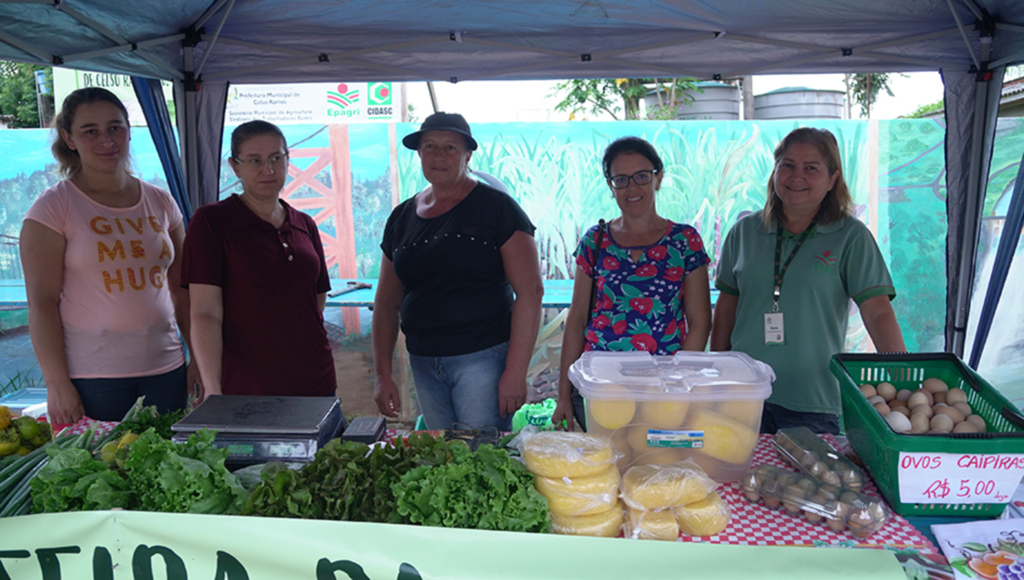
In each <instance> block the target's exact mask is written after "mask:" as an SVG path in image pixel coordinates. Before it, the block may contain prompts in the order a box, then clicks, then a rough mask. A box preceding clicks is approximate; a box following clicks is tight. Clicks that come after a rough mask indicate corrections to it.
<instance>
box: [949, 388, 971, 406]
mask: <svg viewBox="0 0 1024 580" xmlns="http://www.w3.org/2000/svg"><path fill="white" fill-rule="evenodd" d="M958 402H959V403H966V402H967V393H965V392H964V391H963V389H950V390H949V392H948V393H946V404H948V405H952V404H954V403H958Z"/></svg>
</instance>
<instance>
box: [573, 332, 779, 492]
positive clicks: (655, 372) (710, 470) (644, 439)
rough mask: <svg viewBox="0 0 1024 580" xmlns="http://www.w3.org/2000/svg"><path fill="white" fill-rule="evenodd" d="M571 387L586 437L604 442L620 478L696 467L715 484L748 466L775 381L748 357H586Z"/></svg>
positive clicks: (616, 354)
mask: <svg viewBox="0 0 1024 580" xmlns="http://www.w3.org/2000/svg"><path fill="white" fill-rule="evenodd" d="M569 379H570V380H571V381H572V383H573V384H574V385H576V388H577V389H579V390H580V393H581V394H582V395H583V397H584V399H585V400H586V411H587V430H588V431H589V432H590V433H595V434H599V435H606V436H608V437H609V438H610V439H611V440H612V446H613V448H614V449H615V452H616V454H617V457H618V466H619V470H620V471H622V472H625V471H626V469H628V468H629V467H630V466H633V465H649V464H665V463H673V462H676V461H682V460H685V459H693V460H694V461H695V462H696V463H697V464H698V465H700V467H701V468H703V469H704V471H705V472H707V474H708V475H710V476H711V477H712V478H713V479H715V480H716V481H736V480H737V479H739V478H740V476H742V475H743V474H744V473H745V472H746V471H747V468H748V467H749V466H750V458H751V455H752V453H753V451H754V447H755V446H756V445H757V437H758V431H759V428H760V424H761V410H762V408H763V405H764V400H765V399H767V398H768V396H769V395H770V394H771V392H772V389H771V383H772V381H773V380H774V379H775V374H774V373H773V372H772V369H771V367H769V366H768V365H767V364H765V363H763V362H760V361H756V360H754V359H752V358H750V357H749V356H747V355H745V354H743V353H733V352H722V353H702V352H685V353H678V354H676V355H674V356H653V355H651V354H650V353H647V352H585V353H583V356H581V357H580V358H579V360H577V361H576V362H575V363H573V365H572V367H571V368H570V369H569Z"/></svg>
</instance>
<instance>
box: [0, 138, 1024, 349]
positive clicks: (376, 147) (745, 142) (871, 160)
mask: <svg viewBox="0 0 1024 580" xmlns="http://www.w3.org/2000/svg"><path fill="white" fill-rule="evenodd" d="M801 124H813V125H814V126H817V127H822V128H826V129H829V130H831V131H832V132H834V133H835V134H836V136H837V138H838V140H839V143H840V147H841V149H842V154H843V160H844V166H845V169H846V174H847V181H848V182H849V183H850V185H851V191H852V192H853V194H854V197H855V202H856V204H857V214H858V217H859V218H860V219H862V220H864V221H865V223H867V224H868V226H869V227H870V228H871V229H872V231H873V232H875V234H876V237H877V239H878V241H879V245H880V246H881V248H882V252H883V254H884V255H885V257H886V260H887V261H888V263H889V266H890V269H891V270H892V273H893V277H894V279H895V283H896V286H897V291H898V293H899V297H898V298H897V300H896V301H895V302H894V307H895V309H896V313H897V316H898V317H899V320H900V322H901V324H902V325H903V328H904V332H905V334H906V338H907V343H908V347H909V348H910V349H911V350H917V351H925V350H941V348H942V326H943V321H944V304H945V298H944V296H945V279H944V275H943V273H944V269H945V267H944V264H945V261H944V258H943V255H944V253H945V232H946V223H945V188H944V186H943V183H944V179H945V174H944V172H945V164H944V159H943V133H944V130H943V129H944V128H943V124H942V122H941V121H936V120H894V121H876V122H865V121H814V122H806V123H799V122H795V121H775V122H744V121H729V122H713V121H686V122H653V121H634V122H615V123H583V122H575V123H536V124H532V123H512V124H479V125H474V126H473V131H474V136H476V138H477V140H478V141H479V143H480V149H479V150H478V151H477V152H476V153H475V154H474V156H473V160H472V162H471V163H470V166H471V167H472V168H473V169H476V170H479V171H485V172H487V173H490V174H492V175H495V176H496V177H498V178H499V179H501V180H502V181H503V182H504V183H506V184H507V185H508V187H509V189H510V190H511V191H512V193H513V195H514V196H515V197H516V199H518V200H519V202H520V204H522V206H523V208H524V209H525V210H526V212H527V213H528V214H529V215H530V216H531V218H532V219H533V221H534V223H535V224H536V225H537V228H538V229H537V241H538V243H539V246H540V250H541V257H542V260H543V267H544V269H545V275H546V276H547V277H548V278H552V279H566V278H571V277H572V273H573V267H572V257H571V254H572V251H573V249H574V248H575V245H576V242H577V240H578V237H579V235H580V233H581V232H582V231H584V230H585V229H586V228H588V227H589V226H591V225H592V224H594V223H596V222H597V220H598V219H599V218H605V219H610V218H612V217H615V216H616V215H617V214H618V210H617V207H616V206H615V203H614V200H613V199H612V197H611V193H610V192H609V191H608V189H607V187H606V186H605V185H604V182H603V180H602V178H601V171H600V158H601V154H602V152H603V150H604V147H605V146H606V145H607V144H608V143H609V142H610V141H611V140H613V139H615V138H617V137H621V136H625V135H639V136H641V137H644V138H647V139H649V140H650V141H652V142H653V143H654V144H655V146H656V147H657V149H658V151H659V152H660V153H661V155H662V157H663V158H664V161H665V164H666V168H665V180H664V182H663V185H662V194H661V198H660V200H659V211H661V213H662V214H663V215H666V216H667V217H669V218H671V219H674V220H676V221H682V222H687V223H690V224H692V225H694V226H695V227H696V228H698V230H699V231H700V232H701V234H702V236H703V237H704V240H705V244H706V245H707V247H708V252H709V255H710V256H711V257H712V260H716V259H717V256H718V251H719V248H720V247H721V244H722V242H723V241H724V239H725V235H726V233H727V232H728V231H729V228H730V227H732V225H733V224H734V223H735V222H736V220H737V219H738V218H739V217H740V216H741V215H743V214H744V213H745V212H750V211H756V210H757V209H759V208H760V207H761V206H762V204H763V201H764V190H765V184H766V182H767V178H768V175H769V173H770V171H771V165H772V151H773V149H774V146H775V144H776V143H778V141H779V140H780V139H781V138H782V137H783V136H784V135H785V134H786V133H788V132H789V131H790V130H792V129H793V128H795V127H797V126H799V125H801ZM344 127H345V128H344V130H343V131H342V130H333V131H332V129H331V128H330V126H324V125H293V126H286V127H282V129H283V130H284V132H285V136H286V138H287V139H288V143H289V147H290V148H291V150H292V152H293V157H292V160H291V165H292V166H291V167H290V168H289V175H290V178H289V182H288V186H286V194H287V198H288V199H289V201H290V203H293V204H294V205H296V206H297V207H300V208H302V209H303V211H306V212H307V213H309V214H310V215H312V216H314V219H315V220H316V221H317V223H318V224H319V226H320V228H321V231H322V232H323V234H324V238H325V240H326V241H325V246H326V250H327V255H328V259H329V263H330V264H331V268H332V274H333V275H334V276H335V277H343V278H350V277H358V278H375V277H376V276H377V273H378V269H379V260H380V250H379V247H378V244H379V240H380V236H381V232H382V231H383V227H384V223H385V220H386V219H387V216H388V214H389V213H390V210H391V207H392V206H393V204H394V203H396V202H398V201H400V200H404V199H407V198H408V197H410V196H411V195H413V194H414V193H416V192H417V191H419V190H420V189H421V188H422V187H423V186H424V185H425V182H424V180H423V176H422V173H421V172H420V169H419V162H418V158H417V157H416V155H415V153H414V152H411V151H408V150H406V149H404V148H402V147H401V146H400V145H398V143H400V140H401V138H402V137H403V136H405V135H406V134H408V133H410V132H412V131H414V130H416V129H417V128H418V127H417V126H416V125H413V124H403V123H399V124H397V125H388V124H376V125H348V126H344ZM232 128H233V127H228V128H226V130H225V141H224V147H223V149H222V150H223V152H224V160H223V164H222V175H221V197H224V196H227V195H230V194H231V193H232V192H235V191H238V188H239V186H238V183H237V179H236V178H235V176H234V175H233V173H232V172H231V170H230V167H229V166H228V165H227V157H228V155H229V152H230V147H229V136H230V131H231V129H232ZM138 137H139V136H137V138H136V139H135V140H134V141H133V143H132V150H133V158H134V162H135V167H136V172H137V174H138V175H140V176H141V177H142V178H143V179H146V180H147V181H152V182H154V183H156V184H158V185H163V179H162V177H161V172H160V169H159V161H158V160H157V158H156V154H155V152H154V150H153V147H152V144H151V143H150V142H149V139H146V138H138ZM49 139H50V136H49V132H48V131H44V130H10V131H0V159H3V160H4V161H2V162H0V235H2V236H4V237H2V238H0V242H2V243H3V245H0V278H20V277H21V272H20V268H19V266H18V264H17V257H16V256H17V250H16V241H17V236H18V232H19V229H20V224H21V220H22V219H23V217H24V214H25V211H26V210H27V209H28V206H29V205H30V204H31V202H32V201H33V200H34V199H35V198H36V197H38V195H39V194H40V193H41V192H42V191H43V190H44V189H45V188H46V187H48V186H49V185H51V184H52V183H54V182H55V181H56V178H55V176H54V175H53V174H52V170H53V165H52V158H51V157H50V154H49ZM1022 151H1024V120H1021V119H1012V118H1007V119H1000V120H999V128H998V134H997V139H996V146H995V152H994V154H993V162H992V168H991V175H992V180H991V182H990V185H989V188H988V192H987V197H986V202H985V215H986V227H987V228H988V229H987V230H986V232H988V233H984V232H983V236H982V252H983V253H984V252H986V251H987V250H989V249H991V248H992V247H994V246H993V244H994V241H993V240H994V235H992V232H997V231H998V225H999V223H1000V219H1001V217H1000V216H1002V215H1005V211H1006V206H1007V204H1008V198H1009V192H1010V191H1012V187H1013V179H1014V178H1015V176H1016V173H1017V167H1018V164H1019V162H1020V157H1021V152H1022ZM712 267H713V266H712ZM850 339H851V346H853V347H862V346H863V345H864V340H865V339H866V335H865V333H864V332H863V327H862V326H861V325H860V324H859V321H858V320H856V316H854V319H853V323H852V324H851V336H850Z"/></svg>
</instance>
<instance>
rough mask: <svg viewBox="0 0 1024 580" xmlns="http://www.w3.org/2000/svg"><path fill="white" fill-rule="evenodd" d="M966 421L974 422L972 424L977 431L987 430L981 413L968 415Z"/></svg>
mask: <svg viewBox="0 0 1024 580" xmlns="http://www.w3.org/2000/svg"><path fill="white" fill-rule="evenodd" d="M964 421H966V422H971V423H974V426H975V427H977V428H978V432H979V433H985V432H987V431H988V425H986V424H985V419H984V418H982V416H981V415H970V416H968V417H967V418H966V419H964Z"/></svg>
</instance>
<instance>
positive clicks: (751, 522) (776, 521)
mask: <svg viewBox="0 0 1024 580" xmlns="http://www.w3.org/2000/svg"><path fill="white" fill-rule="evenodd" d="M822 437H823V439H824V440H825V441H826V442H827V443H828V444H829V445H832V447H836V448H838V445H837V444H836V440H835V438H833V437H832V436H831V435H823V436H822ZM771 440H772V436H771V435H761V436H760V439H759V440H758V442H757V447H756V448H755V449H754V459H753V465H760V464H762V463H767V464H770V465H775V466H777V467H782V468H784V469H788V470H790V471H794V472H797V471H798V470H797V469H796V468H794V467H793V466H791V465H790V464H789V463H788V462H786V461H785V460H783V459H782V458H780V457H779V455H778V453H776V452H775V449H774V448H773V447H772V444H771ZM718 492H719V494H720V495H721V496H722V499H723V500H725V503H727V504H728V505H729V511H730V513H731V517H730V519H729V525H728V526H727V527H726V528H725V531H723V532H722V533H721V534H718V535H717V536H709V537H706V538H698V537H690V536H682V541H684V542H704V543H709V544H741V545H750V546H821V545H822V544H831V545H836V546H843V547H854V546H856V547H873V548H880V547H882V546H889V547H892V548H900V549H901V548H913V549H915V550H917V551H919V552H922V553H938V549H936V547H935V545H934V544H932V543H931V541H929V540H928V538H926V537H924V536H923V535H921V532H919V531H918V530H917V529H916V528H914V526H912V525H910V522H908V521H907V520H906V519H905V518H903V517H902V516H900V515H898V514H895V513H893V514H892V517H891V518H890V520H889V521H888V522H887V523H886V524H885V526H884V527H882V529H880V530H878V531H877V532H875V533H874V534H871V535H870V536H868V537H867V538H864V539H857V538H855V537H854V536H853V534H851V533H850V532H849V530H846V531H843V532H833V531H832V530H831V529H829V528H828V527H827V526H826V525H825V523H824V522H821V523H819V524H812V523H810V522H808V521H807V520H806V519H804V518H803V517H798V516H792V515H789V514H788V513H786V511H785V510H783V509H781V508H779V509H777V510H771V509H768V507H767V506H766V505H765V504H764V502H763V501H759V502H758V503H750V502H749V501H747V499H746V498H745V497H743V492H742V491H741V490H740V487H739V484H738V483H735V482H734V483H724V484H720V485H719V487H718ZM862 492H863V493H865V494H867V495H871V496H875V497H881V496H880V494H879V493H878V489H877V488H876V487H875V484H874V483H873V482H872V481H871V480H870V479H868V480H867V481H866V482H865V485H864V489H863V490H862Z"/></svg>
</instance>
